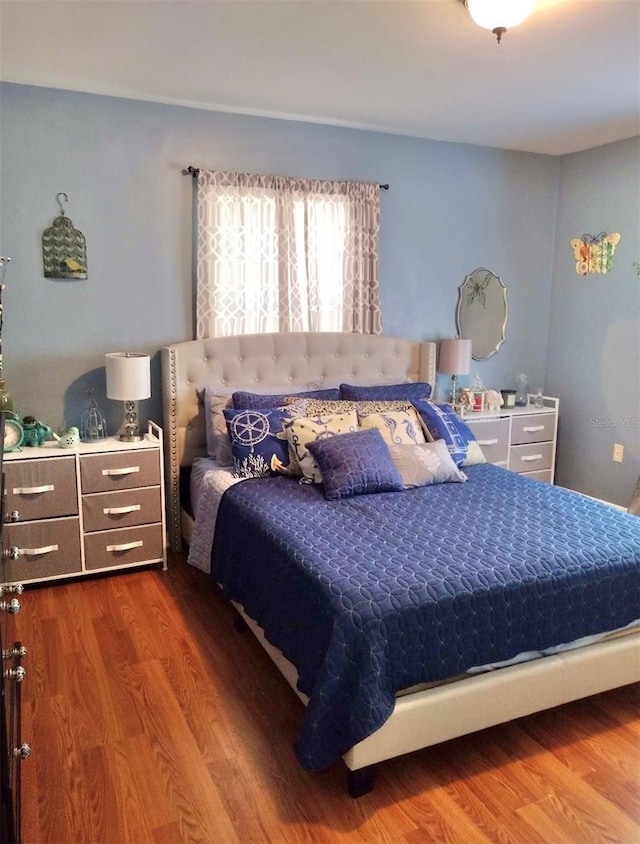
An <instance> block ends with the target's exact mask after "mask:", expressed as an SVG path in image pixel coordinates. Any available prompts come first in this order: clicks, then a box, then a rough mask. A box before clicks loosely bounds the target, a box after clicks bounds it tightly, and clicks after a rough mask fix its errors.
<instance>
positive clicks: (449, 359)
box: [438, 337, 471, 375]
mask: <svg viewBox="0 0 640 844" xmlns="http://www.w3.org/2000/svg"><path fill="white" fill-rule="evenodd" d="M470 367H471V340H461V339H459V338H457V337H456V338H455V340H441V341H440V354H439V357H438V372H441V373H443V375H468V374H469V369H470Z"/></svg>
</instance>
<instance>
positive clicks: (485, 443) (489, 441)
mask: <svg viewBox="0 0 640 844" xmlns="http://www.w3.org/2000/svg"><path fill="white" fill-rule="evenodd" d="M497 442H498V438H497V437H496V438H495V440H478V445H496V444H497Z"/></svg>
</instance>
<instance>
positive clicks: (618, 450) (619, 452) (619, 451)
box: [613, 443, 624, 463]
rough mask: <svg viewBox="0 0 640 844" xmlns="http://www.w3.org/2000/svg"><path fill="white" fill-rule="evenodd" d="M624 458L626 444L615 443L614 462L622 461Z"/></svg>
mask: <svg viewBox="0 0 640 844" xmlns="http://www.w3.org/2000/svg"><path fill="white" fill-rule="evenodd" d="M623 459H624V446H623V445H620V443H615V444H614V446H613V462H614V463H622V460H623Z"/></svg>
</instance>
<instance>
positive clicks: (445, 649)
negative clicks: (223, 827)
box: [212, 465, 640, 770]
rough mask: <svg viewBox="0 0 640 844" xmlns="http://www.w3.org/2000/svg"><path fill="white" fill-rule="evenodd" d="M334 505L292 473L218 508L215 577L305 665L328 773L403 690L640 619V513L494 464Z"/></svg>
mask: <svg viewBox="0 0 640 844" xmlns="http://www.w3.org/2000/svg"><path fill="white" fill-rule="evenodd" d="M467 472H468V475H469V480H468V482H467V483H465V484H441V485H439V486H430V487H424V488H420V489H413V490H407V491H404V492H390V493H381V494H374V495H363V496H359V497H357V498H350V499H346V500H343V501H335V502H329V501H326V500H325V498H324V495H323V491H322V488H321V487H319V486H302V485H300V484H298V483H297V482H296V481H295V480H293V479H290V478H269V479H254V480H247V481H245V482H243V483H241V484H237V485H236V486H234V487H232V488H231V489H229V490H228V491H227V492H226V493H225V495H224V498H223V500H222V502H221V506H220V510H219V514H218V519H217V527H216V536H215V541H214V548H213V554H212V576H213V577H214V578H215V580H216V581H217V582H218V583H220V584H222V587H223V589H224V592H225V593H226V595H227V596H228V597H229V598H231V599H233V600H235V601H239V602H240V603H241V604H242V605H243V607H244V608H245V610H246V612H247V613H248V615H249V616H251V617H252V618H253V619H255V620H256V621H257V622H258V623H259V624H260V625H261V627H262V628H263V629H264V631H265V633H266V636H267V638H268V640H269V641H270V642H271V643H272V644H273V645H275V646H277V647H278V648H280V650H282V652H283V653H284V654H285V656H286V657H287V658H288V659H289V660H290V661H291V662H292V663H293V664H294V665H295V666H296V668H297V670H298V674H299V681H298V687H299V689H300V690H301V691H302V692H304V693H305V694H306V695H308V697H309V703H308V706H307V708H306V711H305V714H304V717H303V721H302V725H301V730H300V734H299V737H298V740H297V743H296V750H297V753H298V757H299V759H300V762H301V764H302V765H303V766H304V767H305V768H307V769H309V770H319V769H321V768H323V767H325V766H326V765H328V764H329V763H331V762H332V761H334V760H335V759H337V758H339V757H340V756H341V755H342V754H343V753H345V752H346V751H347V750H348V749H349V748H350V747H352V746H353V745H354V744H356V743H357V742H358V741H361V740H362V739H364V738H366V737H367V736H368V735H370V734H371V733H373V732H375V730H376V729H378V728H379V727H380V726H381V725H382V724H383V723H384V721H385V720H386V719H387V718H388V717H389V715H390V714H391V712H392V710H393V707H394V694H395V692H397V691H398V690H400V689H403V688H406V687H408V686H411V685H413V684H415V683H420V682H428V681H435V680H441V679H444V678H446V677H451V676H454V675H457V674H461V673H463V672H465V671H467V670H468V669H469V668H471V667H473V666H478V665H484V664H486V663H490V662H497V661H500V660H505V659H510V658H512V657H514V656H515V655H517V654H519V653H521V652H523V651H528V650H542V649H544V648H547V647H551V646H554V645H558V644H561V643H564V642H570V641H572V640H574V639H577V638H580V637H582V636H586V635H589V634H594V633H598V632H603V631H607V630H612V629H615V628H618V627H622V626H624V625H626V624H628V623H630V622H631V621H633V620H634V619H637V618H640V519H639V518H637V517H635V516H630V515H628V514H626V513H622V512H620V511H616V510H613V509H612V508H609V507H606V506H604V505H601V504H599V503H597V502H595V501H592V500H591V499H588V498H585V497H582V496H579V495H577V494H575V493H571V492H569V491H567V490H564V489H562V488H560V487H554V486H551V485H549V484H545V483H540V482H537V481H532V480H529V479H527V478H525V477H522V476H520V475H517V474H515V473H512V472H507V471H505V470H503V469H499V468H496V467H495V466H491V465H480V466H473V467H471V468H469V469H468V470H467Z"/></svg>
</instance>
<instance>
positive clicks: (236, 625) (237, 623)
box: [233, 612, 249, 633]
mask: <svg viewBox="0 0 640 844" xmlns="http://www.w3.org/2000/svg"><path fill="white" fill-rule="evenodd" d="M233 629H234V630H235V631H236V633H245V632H246V631H247V630H248V629H249V625H248V624H247V622H246V621H245V620H244V618H243V617H242V616H241V615H240V613H239V612H234V613H233Z"/></svg>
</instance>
